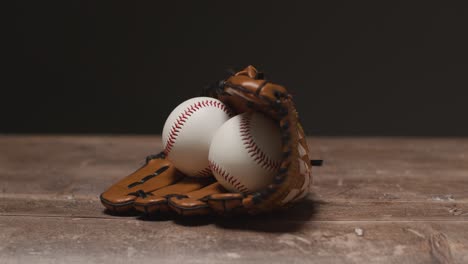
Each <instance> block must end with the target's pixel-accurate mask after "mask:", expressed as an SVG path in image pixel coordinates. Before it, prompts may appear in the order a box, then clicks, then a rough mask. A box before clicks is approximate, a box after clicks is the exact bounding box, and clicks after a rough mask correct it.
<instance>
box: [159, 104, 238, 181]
mask: <svg viewBox="0 0 468 264" xmlns="http://www.w3.org/2000/svg"><path fill="white" fill-rule="evenodd" d="M229 118H230V111H229V109H228V107H227V106H226V105H225V104H223V103H222V102H221V101H219V100H217V99H214V98H210V97H195V98H192V99H189V100H187V101H185V102H183V103H181V104H180V105H179V106H177V107H176V108H175V109H174V110H173V111H172V112H171V114H170V115H169V117H168V118H167V120H166V123H165V124H164V129H163V133H162V140H163V146H164V153H165V154H166V155H167V157H168V159H169V160H171V161H172V162H173V163H174V166H175V167H176V168H177V169H178V170H179V171H181V172H182V173H184V174H186V175H188V176H194V177H207V176H210V175H211V171H210V169H209V163H208V151H209V149H210V142H211V139H212V137H213V135H214V134H215V132H216V130H217V129H218V128H219V127H220V126H221V125H222V124H223V123H225V122H226V121H227V120H228V119H229Z"/></svg>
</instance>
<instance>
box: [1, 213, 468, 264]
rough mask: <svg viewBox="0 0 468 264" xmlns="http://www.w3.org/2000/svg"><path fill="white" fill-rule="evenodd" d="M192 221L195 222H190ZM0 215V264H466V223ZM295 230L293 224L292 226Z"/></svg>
mask: <svg viewBox="0 0 468 264" xmlns="http://www.w3.org/2000/svg"><path fill="white" fill-rule="evenodd" d="M195 220H196V219H195ZM280 224H281V225H282V227H281V230H278V223H277V222H276V221H275V219H274V218H269V219H268V220H267V219H257V220H252V219H248V220H245V219H244V220H238V219H231V220H223V221H219V222H215V223H212V222H206V221H205V218H201V219H198V220H196V221H194V220H193V219H192V220H187V219H185V220H184V219H180V220H176V221H175V223H174V222H172V221H141V220H135V219H120V220H116V219H85V218H63V217H48V218H44V217H39V218H38V217H20V218H18V217H7V216H3V217H0V227H1V229H2V232H0V258H1V259H0V262H1V263H130V262H132V263H135V262H136V263H147V262H150V263H156V262H157V263H181V262H183V263H207V264H210V263H220V262H223V263H415V264H417V263H467V262H468V247H467V245H468V223H467V222H452V223H451V224H450V225H447V224H445V223H440V222H431V221H416V222H415V221H406V222H399V223H394V222H392V221H381V222H369V221H357V222H353V221H340V222H328V221H326V222H320V221H319V222H300V223H298V222H295V221H290V222H281V223H280ZM297 224H299V225H297Z"/></svg>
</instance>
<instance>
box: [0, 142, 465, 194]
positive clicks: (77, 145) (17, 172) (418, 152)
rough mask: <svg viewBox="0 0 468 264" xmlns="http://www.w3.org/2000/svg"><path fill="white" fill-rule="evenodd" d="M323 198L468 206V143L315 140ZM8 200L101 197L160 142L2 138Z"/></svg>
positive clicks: (0, 174) (0, 160) (1, 184)
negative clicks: (320, 162)
mask: <svg viewBox="0 0 468 264" xmlns="http://www.w3.org/2000/svg"><path fill="white" fill-rule="evenodd" d="M309 145H310V147H311V151H312V158H321V159H324V160H325V166H323V167H322V168H314V193H315V194H316V196H317V198H318V199H325V200H328V199H345V200H349V199H352V200H355V201H356V200H366V201H375V200H385V201H390V200H398V201H421V202H426V201H430V200H435V201H439V200H449V201H456V202H466V201H467V200H468V192H467V191H466V190H467V189H468V139H457V138H448V139H417V138H313V139H311V140H310V143H309ZM0 149H1V150H2V153H3V155H0V190H1V193H2V194H18V195H21V194H26V195H31V194H38V195H39V194H40V195H50V196H51V197H63V198H66V197H68V196H70V195H72V196H77V197H78V196H80V197H95V196H97V195H99V193H100V192H102V191H103V190H105V189H106V188H107V187H108V186H109V185H110V184H112V183H114V182H115V181H117V180H118V179H120V178H122V177H124V176H125V175H127V174H129V173H131V172H132V171H134V170H135V169H136V168H137V167H139V166H140V165H141V164H142V162H143V158H144V156H145V155H147V154H151V153H155V152H158V151H159V150H160V149H161V142H160V138H159V137H134V136H125V137H117V136H94V137H93V136H5V135H4V136H0Z"/></svg>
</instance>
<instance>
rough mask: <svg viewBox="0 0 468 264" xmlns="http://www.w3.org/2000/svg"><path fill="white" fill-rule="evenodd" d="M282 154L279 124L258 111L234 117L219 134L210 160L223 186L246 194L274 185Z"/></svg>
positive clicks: (214, 140) (212, 148)
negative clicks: (272, 183) (273, 181)
mask: <svg viewBox="0 0 468 264" xmlns="http://www.w3.org/2000/svg"><path fill="white" fill-rule="evenodd" d="M281 153H282V152H281V134H280V130H279V128H278V126H277V124H276V123H275V122H273V120H271V119H270V118H269V117H266V116H265V115H263V114H261V113H259V112H251V113H243V114H240V115H237V116H235V117H233V118H231V119H230V120H229V121H227V122H226V123H224V124H223V125H222V126H221V127H220V128H219V129H218V131H216V134H215V135H214V136H213V140H212V141H211V146H210V150H209V155H208V159H209V164H210V168H211V170H212V172H213V174H214V176H215V177H216V179H217V180H218V182H219V183H220V184H221V185H222V186H223V187H225V188H226V189H227V190H229V191H231V192H240V193H245V194H247V193H251V192H255V191H259V190H261V189H263V188H265V187H266V186H268V185H269V184H270V183H271V182H272V180H273V177H274V175H275V173H276V172H277V171H278V169H279V167H280V162H281Z"/></svg>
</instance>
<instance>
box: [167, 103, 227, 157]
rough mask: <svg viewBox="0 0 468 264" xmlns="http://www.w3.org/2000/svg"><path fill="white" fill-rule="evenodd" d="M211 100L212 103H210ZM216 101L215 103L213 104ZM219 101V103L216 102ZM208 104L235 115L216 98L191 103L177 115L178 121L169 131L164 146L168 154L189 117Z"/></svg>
mask: <svg viewBox="0 0 468 264" xmlns="http://www.w3.org/2000/svg"><path fill="white" fill-rule="evenodd" d="M210 102H211V105H209V104H210ZM213 102H215V104H213ZM216 103H217V104H216ZM207 106H214V107H216V108H219V109H221V110H222V111H224V112H225V113H226V114H228V115H229V116H230V117H231V116H232V115H233V114H232V112H231V110H229V108H227V107H226V106H225V105H224V104H221V103H220V102H217V101H214V100H209V99H207V100H204V101H201V102H196V103H193V104H192V105H189V106H188V107H187V108H185V110H184V111H183V112H182V113H181V114H180V115H179V116H178V117H177V119H176V121H174V123H173V124H172V127H171V130H170V132H169V136H168V138H167V141H166V147H165V148H164V154H166V155H168V154H169V152H170V151H171V150H172V148H173V147H174V144H175V143H176V139H177V137H178V136H179V132H180V130H182V127H183V126H184V124H185V122H187V120H188V118H189V117H190V116H191V115H192V114H193V113H195V112H196V111H197V110H200V109H201V108H203V107H207Z"/></svg>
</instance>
